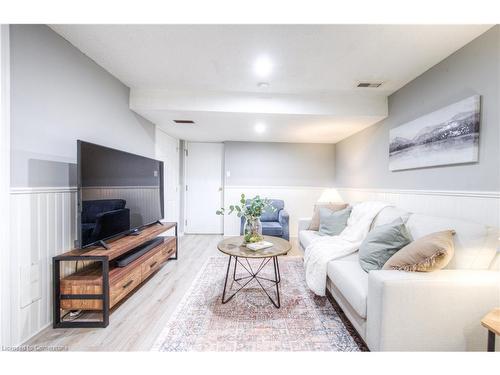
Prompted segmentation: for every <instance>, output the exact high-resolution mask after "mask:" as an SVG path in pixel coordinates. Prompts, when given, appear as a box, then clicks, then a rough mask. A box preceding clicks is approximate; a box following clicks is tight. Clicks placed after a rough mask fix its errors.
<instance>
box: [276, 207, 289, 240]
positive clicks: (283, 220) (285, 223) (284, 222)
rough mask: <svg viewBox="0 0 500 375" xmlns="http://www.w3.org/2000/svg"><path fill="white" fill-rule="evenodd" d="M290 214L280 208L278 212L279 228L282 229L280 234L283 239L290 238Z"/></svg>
mask: <svg viewBox="0 0 500 375" xmlns="http://www.w3.org/2000/svg"><path fill="white" fill-rule="evenodd" d="M289 221H290V215H288V212H286V211H285V210H284V209H282V210H280V212H279V213H278V222H279V223H280V225H281V230H282V231H283V234H282V235H281V236H282V238H284V239H285V240H287V241H288V240H289V239H290V225H289Z"/></svg>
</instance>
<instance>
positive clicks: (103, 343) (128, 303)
mask: <svg viewBox="0 0 500 375" xmlns="http://www.w3.org/2000/svg"><path fill="white" fill-rule="evenodd" d="M222 238H223V237H222V236H220V235H185V236H183V237H180V238H179V242H180V246H179V259H178V260H176V261H175V260H174V261H169V262H168V263H167V264H166V265H165V266H164V267H163V268H162V269H161V270H159V271H158V272H157V273H156V274H155V275H153V276H152V277H151V278H150V279H149V280H148V282H146V283H144V284H143V285H142V286H141V287H140V288H139V289H138V290H137V291H136V292H135V293H133V294H132V295H131V296H130V297H129V298H127V299H126V300H125V301H124V302H123V303H122V304H120V306H119V307H118V308H117V309H115V310H114V311H112V313H111V315H110V323H109V326H108V327H106V328H91V329H88V328H87V329H83V328H75V329H53V328H52V327H49V328H46V329H44V330H43V331H42V332H40V333H39V334H38V335H36V336H35V337H33V338H32V339H31V340H29V341H28V342H26V345H37V346H39V347H60V348H63V349H64V350H71V351H147V350H150V348H151V347H152V346H153V344H154V342H155V340H156V338H157V336H158V335H159V334H160V332H161V331H162V329H163V327H164V326H165V324H166V323H167V321H168V319H169V317H170V315H171V314H172V313H173V311H174V310H175V308H176V306H177V304H178V303H179V301H180V300H181V299H182V297H183V296H184V294H185V292H186V291H187V290H188V288H189V286H190V285H191V283H192V281H193V280H194V278H195V277H196V275H197V274H198V272H199V270H200V269H201V266H202V265H203V264H204V262H205V261H206V260H207V259H208V258H209V257H211V256H224V255H223V254H222V253H220V252H219V251H218V250H217V243H218V242H219V241H220V240H221V239H222ZM291 242H292V250H291V251H290V252H289V253H288V255H287V256H297V255H298V256H301V255H302V254H303V252H302V250H301V249H300V248H299V246H298V242H297V240H296V239H291ZM221 288H222V285H221Z"/></svg>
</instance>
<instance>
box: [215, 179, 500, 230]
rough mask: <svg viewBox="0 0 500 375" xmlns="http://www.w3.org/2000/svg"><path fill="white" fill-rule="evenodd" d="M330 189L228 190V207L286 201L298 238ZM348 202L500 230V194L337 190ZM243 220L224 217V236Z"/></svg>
mask: <svg viewBox="0 0 500 375" xmlns="http://www.w3.org/2000/svg"><path fill="white" fill-rule="evenodd" d="M325 189H327V187H314V186H243V185H232V186H231V185H230V186H227V185H226V187H225V194H224V206H225V207H227V206H229V205H230V204H234V203H237V202H238V201H239V196H240V194H241V193H245V195H246V196H247V197H253V196H255V195H257V194H258V195H260V196H261V197H267V198H275V199H283V200H284V201H285V209H286V210H287V211H288V213H289V214H290V236H291V237H296V236H297V235H298V233H297V225H298V224H297V221H298V219H299V218H303V217H310V216H311V215H312V211H313V205H314V203H315V202H316V201H317V200H318V198H319V197H320V196H321V193H322V192H323V191H324V190H325ZM335 189H336V190H337V192H338V193H339V194H340V196H341V197H342V199H343V200H344V201H345V202H350V203H352V202H357V201H365V200H380V201H385V202H389V203H392V204H394V205H395V206H397V207H400V208H402V209H405V210H407V211H410V212H414V213H421V214H426V215H432V216H440V217H449V218H453V219H461V220H470V221H474V222H477V223H480V224H484V225H488V226H491V227H495V228H499V227H500V192H498V191H455V190H409V189H378V188H377V189H368V188H346V187H343V188H335ZM239 223H240V222H239V219H238V218H236V216H235V215H231V216H225V217H224V235H226V236H234V235H239V229H240V224H239Z"/></svg>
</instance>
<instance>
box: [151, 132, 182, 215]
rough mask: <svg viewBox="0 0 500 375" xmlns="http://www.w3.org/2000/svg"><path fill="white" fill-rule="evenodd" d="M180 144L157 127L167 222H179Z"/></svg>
mask: <svg viewBox="0 0 500 375" xmlns="http://www.w3.org/2000/svg"><path fill="white" fill-rule="evenodd" d="M179 143H180V141H179V140H178V139H176V138H173V137H171V136H170V135H168V134H167V133H165V132H164V131H163V130H161V129H160V128H159V127H156V131H155V159H157V160H161V161H163V175H164V200H165V202H164V203H165V207H164V213H165V220H166V221H177V222H178V221H179V213H180V212H179V210H180V197H179V193H180V188H179Z"/></svg>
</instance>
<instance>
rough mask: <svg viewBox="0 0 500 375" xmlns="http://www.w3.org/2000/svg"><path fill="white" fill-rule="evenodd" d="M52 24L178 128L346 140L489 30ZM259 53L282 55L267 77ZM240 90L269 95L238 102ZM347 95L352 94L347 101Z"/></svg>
mask: <svg viewBox="0 0 500 375" xmlns="http://www.w3.org/2000/svg"><path fill="white" fill-rule="evenodd" d="M51 27H52V28H53V29H54V30H55V31H56V32H58V33H59V34H61V35H62V36H63V37H64V38H66V39H67V40H68V41H70V42H71V43H72V44H73V45H75V46H76V47H77V48H79V49H80V50H81V51H82V52H84V53H85V54H86V55H88V56H89V57H90V58H92V59H93V60H94V61H96V62H97V63H98V64H99V65H101V66H102V67H104V68H105V69H106V70H108V71H109V72H110V73H111V74H113V75H114V76H115V77H117V78H118V79H119V80H121V81H122V82H123V83H125V84H126V85H127V86H129V87H131V88H132V94H131V108H132V109H133V110H134V111H136V112H138V113H139V114H141V115H143V116H144V117H146V118H148V119H149V120H151V121H153V122H155V123H157V124H158V125H159V126H161V127H163V128H164V129H165V130H166V131H167V132H169V133H171V134H172V135H175V136H177V137H180V138H183V139H187V140H197V141H203V140H206V141H224V140H249V141H257V140H266V141H280V142H337V141H339V140H341V139H343V138H345V137H347V136H349V135H351V134H353V133H355V132H357V131H359V130H361V129H363V128H364V127H366V126H370V125H372V124H374V123H376V122H378V121H380V119H382V118H384V117H385V116H386V115H387V104H386V98H387V96H388V95H390V94H391V93H393V92H394V91H396V90H397V89H399V88H401V87H402V86H404V85H405V84H406V83H408V82H409V81H411V80H413V79H414V78H416V77H417V76H419V75H420V74H422V73H423V72H425V71H426V70H427V69H429V68H430V67H432V66H433V65H435V64H436V63H438V62H440V61H441V60H443V59H444V58H446V57H447V56H449V55H450V54H451V53H453V52H455V51H456V50H458V49H459V48H461V47H462V46H464V45H465V44H467V43H468V42H470V41H471V40H472V39H474V38H476V37H477V36H479V35H480V34H482V33H483V32H485V31H486V30H487V29H488V28H489V26H484V25H466V26H464V25H446V26H432V25H425V26H412V25H391V26H388V25H386V26H377V25H51ZM260 56H267V57H269V59H270V60H271V61H272V62H273V70H272V72H271V74H270V75H269V77H268V78H267V79H262V78H259V77H257V76H256V75H255V73H254V69H253V65H254V62H255V60H256V59H257V58H258V57H260ZM263 80H264V81H266V82H269V84H270V86H269V87H268V88H266V89H262V88H259V87H257V83H258V82H260V81H263ZM360 81H381V82H384V84H383V85H382V86H381V87H380V88H378V89H359V88H356V85H357V83H358V82H360ZM233 97H236V98H239V100H240V102H248V103H254V102H256V101H260V102H261V103H260V104H258V105H242V104H241V103H240V105H235V104H234V100H233ZM344 97H348V98H349V100H348V103H347V104H346V100H345V99H344ZM165 98H170V99H172V98H173V99H174V100H166V99H165ZM193 98H196V100H194V99H193ZM263 101H265V103H266V104H265V105H264V104H263ZM199 103H203V105H199ZM175 118H181V119H184V118H187V119H193V120H196V122H197V124H196V125H192V126H191V127H187V126H186V125H173V123H172V120H173V119H175ZM263 120H265V121H266V125H267V131H266V132H265V133H264V134H262V135H258V134H256V133H255V131H254V130H253V127H254V124H255V122H256V121H263ZM320 124H321V125H320ZM319 129H321V130H319Z"/></svg>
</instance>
